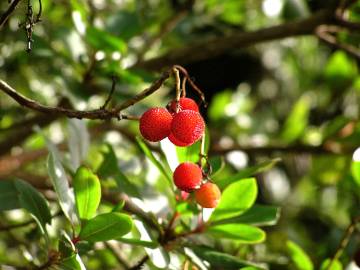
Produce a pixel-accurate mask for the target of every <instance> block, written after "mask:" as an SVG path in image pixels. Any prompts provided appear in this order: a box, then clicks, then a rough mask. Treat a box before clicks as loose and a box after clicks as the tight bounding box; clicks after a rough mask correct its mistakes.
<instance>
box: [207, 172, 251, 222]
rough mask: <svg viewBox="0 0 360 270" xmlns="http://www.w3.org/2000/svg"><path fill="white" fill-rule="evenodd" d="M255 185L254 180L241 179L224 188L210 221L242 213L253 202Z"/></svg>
mask: <svg viewBox="0 0 360 270" xmlns="http://www.w3.org/2000/svg"><path fill="white" fill-rule="evenodd" d="M256 196H257V184H256V180H255V178H249V179H243V180H239V181H237V182H234V183H232V184H230V185H229V186H227V187H226V189H225V190H224V191H223V192H222V194H221V199H220V203H219V205H218V206H217V207H216V209H215V211H214V212H213V213H212V215H211V218H210V220H211V221H216V220H220V219H225V218H231V217H235V216H238V215H240V214H242V213H244V212H245V211H246V210H247V209H249V208H250V207H251V206H252V205H253V204H254V202H255V199H256Z"/></svg>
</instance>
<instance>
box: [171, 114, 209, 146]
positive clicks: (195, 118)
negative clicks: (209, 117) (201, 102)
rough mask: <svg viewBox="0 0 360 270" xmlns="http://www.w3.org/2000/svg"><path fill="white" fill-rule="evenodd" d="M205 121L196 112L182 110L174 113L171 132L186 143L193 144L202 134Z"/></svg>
mask: <svg viewBox="0 0 360 270" xmlns="http://www.w3.org/2000/svg"><path fill="white" fill-rule="evenodd" d="M204 130H205V122H204V119H203V118H202V117H201V114H200V113H198V112H194V111H190V110H184V111H181V112H178V113H177V114H175V115H174V118H173V121H172V122H171V132H172V134H173V135H174V137H175V138H176V139H177V140H179V141H181V142H183V143H186V144H193V143H194V142H196V141H198V140H199V139H200V138H201V136H202V135H203V134H204Z"/></svg>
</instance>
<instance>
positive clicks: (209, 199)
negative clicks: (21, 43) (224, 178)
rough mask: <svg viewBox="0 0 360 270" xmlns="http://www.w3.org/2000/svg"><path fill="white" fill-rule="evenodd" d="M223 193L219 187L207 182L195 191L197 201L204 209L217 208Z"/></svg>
mask: <svg viewBox="0 0 360 270" xmlns="http://www.w3.org/2000/svg"><path fill="white" fill-rule="evenodd" d="M220 197H221V192H220V189H219V188H218V186H217V185H215V184H213V183H210V182H207V183H205V184H203V185H202V186H201V187H200V188H199V189H198V190H196V191H195V199H196V202H197V203H198V204H200V205H201V206H202V207H204V208H215V207H216V206H217V205H218V204H219V201H220Z"/></svg>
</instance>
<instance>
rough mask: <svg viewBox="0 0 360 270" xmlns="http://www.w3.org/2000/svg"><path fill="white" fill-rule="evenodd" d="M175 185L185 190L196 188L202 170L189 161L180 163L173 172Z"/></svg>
mask: <svg viewBox="0 0 360 270" xmlns="http://www.w3.org/2000/svg"><path fill="white" fill-rule="evenodd" d="M173 178H174V183H175V185H176V186H177V187H178V188H179V189H181V190H183V191H186V192H189V191H192V190H194V189H196V188H198V187H199V186H200V184H201V180H202V171H201V169H200V167H199V166H198V165H196V164H194V163H191V162H184V163H181V164H180V165H179V166H177V168H176V169H175V171H174V174H173Z"/></svg>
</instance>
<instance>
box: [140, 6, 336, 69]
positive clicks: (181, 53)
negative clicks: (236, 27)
mask: <svg viewBox="0 0 360 270" xmlns="http://www.w3.org/2000/svg"><path fill="white" fill-rule="evenodd" d="M334 13H335V12H334V10H332V9H326V10H321V11H319V12H317V13H315V14H313V15H312V16H311V17H309V18H306V19H302V20H298V21H294V22H287V23H284V24H280V25H277V26H272V27H267V28H263V29H260V30H257V31H253V32H245V33H244V32H242V33H234V34H232V35H230V36H227V37H217V38H212V39H210V40H204V41H201V42H197V43H193V44H190V45H187V46H185V47H183V48H180V49H177V50H175V51H171V52H169V53H167V54H165V55H163V56H160V57H158V58H154V59H150V60H147V61H143V62H139V63H137V64H136V65H135V66H134V67H137V68H144V69H148V70H159V69H161V68H163V67H167V66H171V65H172V64H173V63H179V64H180V65H186V64H188V63H192V62H195V61H199V60H203V59H206V58H208V57H209V56H212V57H213V56H217V55H220V54H222V53H224V52H226V51H228V50H230V49H235V48H236V49H239V48H245V47H248V46H251V45H254V44H256V43H260V42H265V41H270V40H276V39H281V38H286V37H292V36H301V35H310V34H313V33H314V30H315V29H316V27H318V26H319V25H322V24H327V23H333V22H334V20H335V19H334V16H335V15H334Z"/></svg>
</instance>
